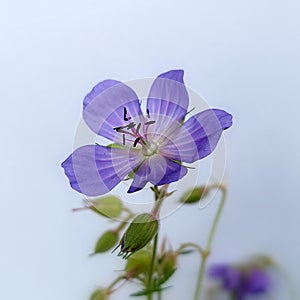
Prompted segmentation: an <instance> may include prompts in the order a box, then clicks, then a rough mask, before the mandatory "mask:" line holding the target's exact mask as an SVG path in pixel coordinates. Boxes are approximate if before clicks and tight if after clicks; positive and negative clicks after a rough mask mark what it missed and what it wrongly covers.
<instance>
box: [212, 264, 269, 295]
mask: <svg viewBox="0 0 300 300" xmlns="http://www.w3.org/2000/svg"><path fill="white" fill-rule="evenodd" d="M209 275H210V277H211V278H214V279H218V280H220V281H221V283H222V288H223V289H224V290H226V291H228V292H230V293H231V294H232V295H234V296H235V298H236V299H237V300H244V299H246V296H247V295H255V294H264V293H266V292H267V291H268V290H269V288H270V278H269V276H268V274H267V273H266V271H264V270H262V269H259V268H257V267H256V266H254V267H251V266H247V268H244V267H243V268H238V267H235V266H231V265H225V264H222V265H214V266H212V267H211V268H210V269H209Z"/></svg>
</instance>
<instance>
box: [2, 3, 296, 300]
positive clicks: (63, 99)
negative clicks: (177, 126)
mask: <svg viewBox="0 0 300 300" xmlns="http://www.w3.org/2000/svg"><path fill="white" fill-rule="evenodd" d="M299 9H300V5H299V2H298V1H296V0H295V1H289V0H287V1H276V0H275V1H274V0H273V1H271V0H270V1H268V0H259V1H258V0H252V1H233V0H228V1H214V0H209V1H191V0H190V1H171V0H168V1H158V0H157V1H156V0H155V1H137V0H135V1H100V0H98V1H96V0H87V1H69V0H66V1H58V0H52V1H34V0H27V1H10V2H8V1H6V3H4V1H2V2H1V9H0V22H1V26H0V39H1V47H0V82H1V84H0V99H1V119H0V122H1V124H0V125H1V127H0V128H1V155H0V166H1V173H0V174H1V178H0V180H1V181H0V182H1V204H0V228H1V229H0V230H1V245H0V253H1V255H0V282H1V289H0V298H1V299H5V300H17V299H26V300H38V299H43V300H50V299H51V300H52V299H57V300H65V299H67V300H68V299H70V300H71V299H72V300H85V299H88V297H89V295H90V293H91V292H92V291H93V290H94V289H95V288H96V287H97V286H98V285H105V284H108V283H109V282H110V281H111V279H112V278H113V276H115V275H116V274H118V272H117V271H116V270H120V269H121V268H122V261H121V260H120V258H118V257H116V256H115V255H111V254H107V255H105V256H97V257H94V258H89V257H88V254H89V253H90V252H91V251H92V249H93V247H94V242H95V240H96V239H97V238H98V236H99V235H100V233H101V232H102V231H103V230H105V229H106V228H108V223H107V222H105V221H103V220H102V219H100V218H99V217H98V216H96V215H94V214H92V213H90V212H83V213H78V214H72V213H71V208H73V207H77V206H79V205H80V204H81V199H82V196H81V195H80V194H78V193H76V192H75V191H73V190H71V189H70V188H69V184H68V182H67V179H66V178H65V176H64V175H63V171H62V169H61V167H60V163H61V162H62V161H63V160H64V159H65V158H66V156H67V155H69V153H70V152H71V151H72V145H73V139H74V135H75V130H76V126H77V124H78V122H79V119H80V117H81V108H82V99H83V97H84V96H85V94H86V93H87V92H88V91H89V90H90V89H91V88H92V87H93V85H95V84H96V83H97V82H99V81H101V80H103V79H106V78H114V79H119V80H123V81H127V80H133V79H137V78H144V77H153V76H156V75H157V74H159V73H161V72H164V71H167V70H169V69H173V68H183V69H184V70H185V81H186V83H187V85H188V86H189V87H191V88H192V89H193V90H195V91H197V92H198V93H200V94H201V95H202V96H204V98H205V99H206V100H207V101H208V103H209V104H210V105H211V106H213V107H220V108H223V109H226V110H227V111H229V112H231V113H232V114H233V115H234V126H233V127H232V129H231V130H229V131H227V132H226V134H225V135H226V144H227V153H228V155H227V171H226V178H227V182H228V184H229V198H228V205H227V206H226V209H225V212H224V215H223V216H222V220H221V224H220V227H219V228H218V232H217V235H216V240H215V243H214V250H213V253H212V257H211V260H210V262H211V263H212V262H220V261H227V260H229V261H239V260H240V259H243V258H246V257H248V256H249V255H251V254H253V253H257V252H267V253H269V254H270V255H272V256H273V257H274V258H275V259H276V260H277V261H278V262H279V263H280V264H281V265H282V266H283V267H284V268H285V269H286V271H287V272H288V273H289V275H290V277H291V278H292V280H293V282H294V284H296V283H297V282H298V281H299V278H300V269H299V253H300V240H299V229H298V228H299V226H300V221H299V213H300V202H299V195H298V194H299V173H298V170H299V167H300V156H299V153H300V143H299V129H300V126H299V112H298V110H299V109H300V105H299V100H300V88H299V75H300V74H299V73H300V70H299V63H300V61H299V58H300V54H299V53H300V38H299V37H300V23H299ZM204 163H205V162H204ZM141 196H142V194H141ZM216 204H217V197H216V201H214V202H213V203H212V204H211V205H210V206H208V207H207V208H206V209H204V210H200V209H198V208H197V207H195V208H191V207H188V208H183V209H181V210H179V211H177V212H176V213H175V214H173V215H172V216H171V217H169V218H167V219H166V220H165V221H164V222H163V224H162V231H163V234H166V233H168V234H169V235H170V240H171V241H172V245H173V246H174V247H176V246H178V245H179V244H180V243H181V242H185V241H188V240H191V241H194V242H201V241H204V240H205V236H206V233H207V230H208V226H209V222H210V221H211V219H212V216H213V213H214V211H215V208H216ZM197 265H198V257H196V256H193V255H192V256H190V257H186V258H184V259H182V260H180V270H179V272H178V274H176V276H175V277H174V280H173V281H172V285H174V286H175V287H173V289H170V290H169V291H168V292H167V293H166V299H191V295H192V292H193V288H194V285H195V280H196V273H197V269H196V266H197ZM283 284H284V283H283ZM130 291H131V290H129V289H126V288H125V289H124V290H123V292H122V291H121V292H120V293H118V294H116V295H115V296H113V298H112V299H127V296H124V295H128V293H130ZM278 297H279V298H278ZM278 297H277V298H276V297H275V298H274V299H283V298H281V297H280V296H278ZM285 299H289V296H286V298H285Z"/></svg>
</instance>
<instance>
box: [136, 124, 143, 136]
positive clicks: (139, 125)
mask: <svg viewBox="0 0 300 300" xmlns="http://www.w3.org/2000/svg"><path fill="white" fill-rule="evenodd" d="M141 125H142V124H141V123H139V124H138V126H137V128H136V134H139V130H140V128H141Z"/></svg>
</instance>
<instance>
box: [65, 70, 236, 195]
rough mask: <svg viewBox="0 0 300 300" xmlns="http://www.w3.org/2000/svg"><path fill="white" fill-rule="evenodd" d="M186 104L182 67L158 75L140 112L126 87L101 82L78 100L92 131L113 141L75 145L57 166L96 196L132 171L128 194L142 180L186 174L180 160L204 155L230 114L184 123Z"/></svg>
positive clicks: (156, 181)
mask: <svg viewBox="0 0 300 300" xmlns="http://www.w3.org/2000/svg"><path fill="white" fill-rule="evenodd" d="M188 104H189V98H188V93H187V90H186V87H185V85H184V82H183V71H182V70H172V71H169V72H166V73H164V74H161V75H159V76H158V77H157V78H156V79H155V80H154V82H153V84H152V87H151V89H150V92H149V95H148V99H147V103H146V111H145V113H143V112H142V110H141V106H140V101H139V99H138V96H137V95H136V93H135V92H134V91H133V90H132V89H131V88H130V87H128V86H127V85H125V84H123V83H121V82H119V81H115V80H110V79H109V80H105V81H102V82H100V83H99V84H97V85H96V86H95V87H94V88H93V90H92V91H91V92H90V93H89V94H88V95H87V96H86V97H85V98H84V102H83V118H84V120H85V122H86V124H87V125H88V126H89V127H90V129H91V130H93V131H94V132H95V133H97V134H98V135H100V136H102V137H105V138H107V139H109V140H111V141H112V142H113V144H111V145H108V146H102V145H87V146H83V147H80V148H78V149H76V150H75V151H74V152H73V153H72V154H71V155H70V156H69V157H68V158H67V159H66V160H65V161H64V162H63V163H62V167H63V168H64V170H65V174H66V175H67V177H68V178H69V180H70V184H71V186H72V188H73V189H75V190H76V191H78V192H80V193H82V194H85V195H87V196H98V195H102V194H105V193H107V192H109V191H110V190H112V189H113V188H114V187H115V186H116V185H117V184H118V183H120V182H121V181H122V180H123V179H125V178H126V176H128V174H133V175H134V177H133V181H132V184H131V186H130V188H129V190H128V193H133V192H136V191H139V190H141V189H142V188H143V187H144V186H145V185H146V183H147V182H150V183H152V184H153V185H163V184H167V183H171V182H175V181H177V180H179V179H180V178H182V177H183V176H185V175H186V173H187V168H186V167H185V166H183V165H182V162H185V163H192V162H194V161H196V160H199V159H201V158H204V157H206V156H207V155H209V154H210V153H211V152H212V151H213V150H214V149H215V147H216V145H217V143H218V140H219V139H220V137H221V134H222V132H223V130H225V129H227V128H229V127H230V126H231V125H232V116H231V115H230V114H228V113H227V112H225V111H223V110H219V109H208V110H205V111H202V112H200V113H198V114H196V115H194V116H192V117H191V118H189V120H187V121H186V122H184V119H185V117H186V114H187V108H188Z"/></svg>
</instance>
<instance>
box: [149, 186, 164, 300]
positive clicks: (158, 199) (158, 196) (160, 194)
mask: <svg viewBox="0 0 300 300" xmlns="http://www.w3.org/2000/svg"><path fill="white" fill-rule="evenodd" d="M168 186H169V185H168V184H165V185H164V186H162V187H161V189H160V190H159V189H158V188H157V186H154V187H152V190H153V192H154V194H155V204H154V207H153V209H152V215H153V216H155V217H156V218H159V210H160V208H161V205H162V203H163V201H164V199H165V198H166V197H167V195H168V194H167V189H168ZM157 243H158V232H157V234H156V235H155V237H154V242H153V251H152V257H151V263H150V269H149V277H148V290H150V293H149V294H148V295H147V299H148V300H152V292H151V290H152V289H153V278H152V277H153V271H154V265H155V259H156V252H157Z"/></svg>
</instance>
